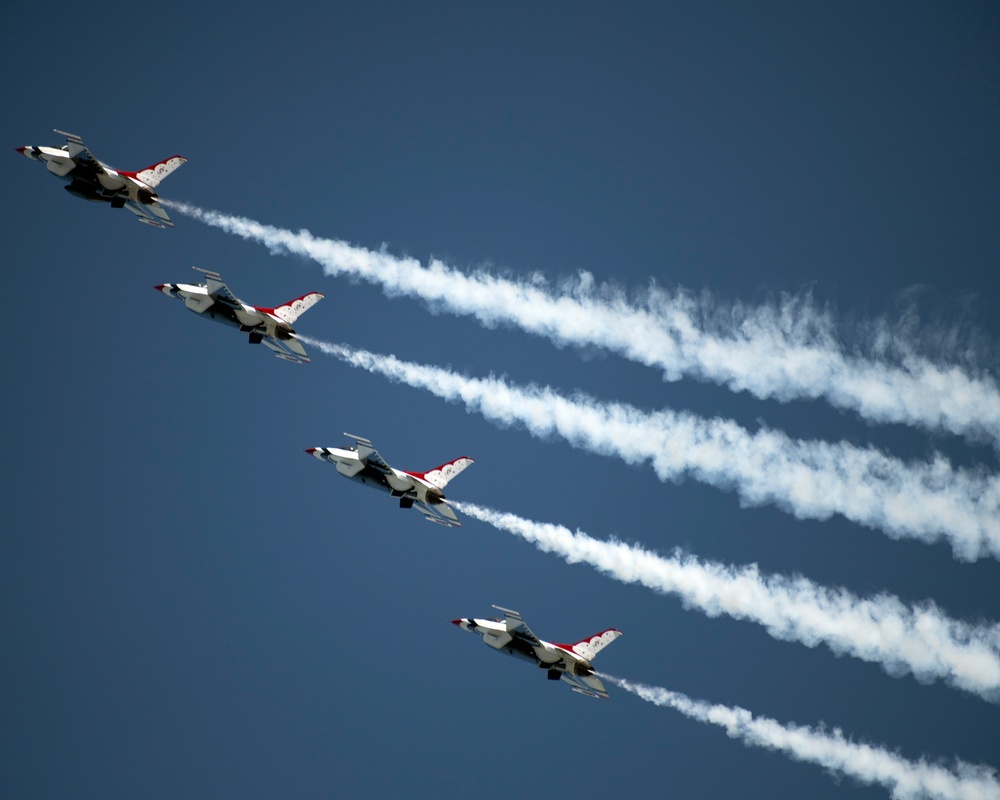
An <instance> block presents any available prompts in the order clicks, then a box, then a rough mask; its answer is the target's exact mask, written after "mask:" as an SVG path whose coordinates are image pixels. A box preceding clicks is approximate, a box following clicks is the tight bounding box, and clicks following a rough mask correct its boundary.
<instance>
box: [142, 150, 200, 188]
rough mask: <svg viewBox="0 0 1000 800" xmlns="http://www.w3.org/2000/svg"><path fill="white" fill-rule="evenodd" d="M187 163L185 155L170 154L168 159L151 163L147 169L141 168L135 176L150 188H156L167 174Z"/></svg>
mask: <svg viewBox="0 0 1000 800" xmlns="http://www.w3.org/2000/svg"><path fill="white" fill-rule="evenodd" d="M186 163H187V159H186V158H184V156H170V158H168V159H165V160H163V161H159V162H157V163H156V164H150V165H149V166H148V167H146V168H145V169H141V170H139V171H138V172H137V173H135V177H137V178H138V179H139V180H140V181H142V182H143V183H144V184H146V185H147V186H148V187H149V188H150V189H155V188H156V187H157V186H159V185H160V181H162V180H163V179H164V178H166V177H167V175H169V174H170V173H171V172H173V171H174V170H175V169H177V168H178V167H180V166H181V165H182V164H186Z"/></svg>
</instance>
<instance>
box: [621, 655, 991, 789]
mask: <svg viewBox="0 0 1000 800" xmlns="http://www.w3.org/2000/svg"><path fill="white" fill-rule="evenodd" d="M601 678H603V679H605V680H607V681H610V682H611V683H614V684H616V685H617V686H620V687H621V688H623V689H625V690H626V691H629V692H632V693H633V694H635V695H637V696H639V697H641V698H642V699H643V700H647V701H649V702H650V703H653V704H655V705H658V706H661V707H664V708H672V709H675V710H676V711H680V712H681V713H682V714H684V715H685V716H686V717H690V718H691V719H695V720H698V721H699V722H706V723H709V724H711V725H718V726H719V727H720V728H724V729H725V731H726V733H727V734H728V735H729V736H730V737H732V738H734V739H741V740H742V741H743V743H744V744H748V745H756V746H758V747H766V748H767V749H769V750H777V751H779V752H782V753H786V754H788V755H789V756H791V757H792V758H794V759H795V760H796V761H805V762H809V763H811V764H819V765H820V766H822V767H825V768H826V769H827V770H829V772H831V773H832V774H834V775H847V776H849V777H851V778H854V779H855V780H858V781H860V782H861V783H865V784H878V785H880V786H884V787H885V788H886V789H888V790H889V792H890V794H891V795H892V797H894V798H898V800H923V799H924V798H942V799H945V798H947V800H987V798H989V800H996V799H997V798H998V797H1000V782H998V781H997V775H996V770H994V769H993V768H992V767H988V766H985V765H976V764H969V763H967V762H964V761H960V760H958V759H956V762H955V768H954V769H948V768H947V767H946V766H944V765H942V764H935V763H931V762H928V761H927V760H925V759H923V758H921V759H920V760H919V761H910V760H908V759H905V758H903V757H902V756H900V755H898V754H897V753H895V752H892V751H890V750H886V749H885V748H884V747H878V746H876V745H871V744H861V743H858V742H855V741H852V740H851V739H849V738H847V737H846V736H844V734H843V732H842V731H841V730H840V729H839V728H833V729H832V730H830V731H827V730H817V729H815V728H810V727H808V726H805V725H793V724H788V725H782V724H781V723H780V722H778V721H777V720H773V719H769V718H768V717H755V716H754V715H753V714H751V713H750V712H749V711H747V710H746V709H745V708H740V707H738V706H735V707H733V706H724V705H719V704H712V703H706V702H704V701H703V700H693V699H692V698H690V697H688V696H686V695H683V694H681V693H680V692H671V691H668V690H667V689H662V688H660V687H657V686H646V685H644V684H641V683H632V682H630V681H626V680H623V679H621V678H615V677H613V676H611V675H605V674H601Z"/></svg>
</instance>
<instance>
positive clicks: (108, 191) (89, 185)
mask: <svg viewBox="0 0 1000 800" xmlns="http://www.w3.org/2000/svg"><path fill="white" fill-rule="evenodd" d="M56 133H59V134H62V135H63V136H65V137H66V144H64V145H62V147H39V146H36V145H27V146H25V147H16V148H14V149H15V150H17V152H19V153H20V154H21V155H23V156H27V157H28V158H30V159H32V160H33V161H41V162H42V163H44V164H45V166H46V168H47V169H48V171H49V172H51V173H52V174H53V175H55V176H56V177H57V178H60V179H61V180H64V181H66V183H67V184H68V185H67V186H66V187H65V189H66V191H67V192H69V193H70V194H72V195H74V196H75V197H82V198H83V199H84V200H93V201H96V202H101V203H110V204H111V207H112V208H127V209H128V210H129V211H131V212H132V213H133V214H135V215H136V217H137V218H138V219H139V221H140V222H145V223H146V224H147V225H152V226H153V227H154V228H172V227H174V223H172V222H171V221H170V217H168V216H167V212H166V211H164V210H163V208H162V207H161V206H160V204H159V203H158V202H157V195H156V191H155V189H156V187H157V186H159V185H160V181H162V180H163V179H164V178H166V177H167V176H168V175H169V174H170V173H171V172H173V171H174V170H175V169H177V168H178V167H180V166H181V165H182V164H186V163H187V159H186V158H184V157H183V156H171V157H170V158H167V159H164V160H163V161H158V162H157V163H155V164H151V165H150V166H148V167H146V168H145V169H141V170H139V171H138V172H125V171H123V170H117V169H114V168H112V167H109V166H108V165H107V164H105V163H103V162H101V161H98V160H97V159H96V158H94V156H93V155H92V154H91V152H90V151H89V150H88V149H87V147H86V145H84V143H83V140H82V139H81V138H80V137H79V136H76V135H75V134H72V133H66V132H65V131H59V130H57V131H56Z"/></svg>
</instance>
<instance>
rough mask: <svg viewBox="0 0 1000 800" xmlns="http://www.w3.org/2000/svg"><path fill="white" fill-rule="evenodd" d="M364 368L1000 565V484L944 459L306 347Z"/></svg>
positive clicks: (589, 446) (491, 415) (533, 424)
mask: <svg viewBox="0 0 1000 800" xmlns="http://www.w3.org/2000/svg"><path fill="white" fill-rule="evenodd" d="M299 339H300V340H301V341H303V342H306V343H307V344H311V345H313V346H314V347H317V348H319V349H320V350H321V351H322V352H324V353H327V354H328V355H331V356H334V357H336V358H339V359H341V360H342V361H344V362H346V363H348V364H351V365H352V366H355V367H361V368H363V369H366V370H368V371H369V372H374V373H378V374H380V375H384V376H385V377H387V378H389V379H390V380H394V381H400V382H402V383H405V384H407V385H409V386H413V387H415V388H421V389H426V390H428V391H430V392H432V393H433V394H435V395H437V396H438V397H441V398H444V399H445V400H451V401H456V402H461V403H463V404H464V405H465V407H466V409H467V410H468V411H470V412H472V411H475V412H478V413H480V414H482V415H483V416H484V417H485V418H486V419H488V420H491V421H493V422H495V423H498V424H501V425H516V424H520V425H523V426H524V427H525V428H526V429H527V430H528V431H530V432H531V433H532V434H533V435H535V436H540V437H545V436H551V435H553V434H557V435H559V436H561V437H563V438H564V439H565V440H566V441H568V442H569V443H570V444H571V445H573V446H574V447H580V448H584V449H586V450H589V451H591V452H593V453H599V454H602V455H611V456H615V457H617V458H620V459H622V460H623V461H626V462H627V463H630V464H640V463H643V462H645V461H648V462H649V463H650V464H651V465H652V467H653V469H654V470H655V471H656V474H657V475H658V476H659V477H660V478H661V479H662V480H679V479H681V478H683V477H684V476H686V475H690V476H692V477H694V478H696V479H697V480H700V481H702V482H704V483H708V484H710V485H712V486H717V487H720V488H734V489H735V490H736V491H737V492H738V494H739V496H740V498H741V500H742V501H743V502H744V503H747V504H749V505H762V504H765V503H774V504H776V505H778V506H779V507H781V508H783V509H785V510H786V511H789V512H791V513H792V514H795V515H796V516H798V517H800V518H812V519H826V518H828V517H830V516H831V515H833V514H843V515H844V516H845V517H847V518H848V519H850V520H852V521H854V522H857V523H859V524H861V525H866V526H868V527H872V528H880V529H881V530H883V531H884V532H885V533H887V534H888V535H889V536H892V537H894V538H914V539H920V540H922V541H925V542H933V541H936V540H938V539H940V538H942V537H943V538H945V539H947V540H948V542H949V543H950V544H951V547H952V550H953V551H954V553H955V555H956V557H958V558H960V559H963V560H968V561H972V560H975V559H977V558H980V557H982V556H985V555H992V556H994V557H997V558H1000V476H997V475H988V474H985V473H975V472H969V471H964V470H956V469H953V468H952V466H951V464H950V462H949V461H948V460H947V459H946V458H945V457H944V456H942V455H940V454H938V455H936V456H935V457H934V458H933V459H932V460H930V461H928V462H910V463H903V462H902V461H900V460H898V459H894V458H891V457H889V456H887V455H885V454H883V453H881V452H879V451H877V450H875V449H874V448H871V447H869V448H859V447H854V446H852V445H849V444H846V443H843V442H840V443H836V444H831V443H826V442H817V441H804V440H794V439H791V438H789V437H788V436H786V435H784V434H783V433H780V432H778V431H771V430H766V429H765V430H760V431H758V432H756V433H751V432H750V431H748V430H746V429H745V428H742V427H740V426H739V425H737V424H736V423H735V422H732V421H726V420H718V419H714V420H706V419H702V418H700V417H696V416H694V415H693V414H688V413H679V412H673V411H659V412H644V411H640V410H639V409H637V408H634V407H632V406H628V405H625V404H621V403H599V402H598V401H596V400H594V399H592V398H589V397H586V396H583V395H576V396H574V397H573V398H571V399H568V398H566V397H563V396H561V395H559V394H558V393H556V392H554V391H553V390H552V389H550V388H547V387H544V388H543V387H538V386H528V387H525V388H521V387H518V386H514V385H510V384H508V383H506V382H505V381H503V380H501V379H499V378H495V377H490V378H487V379H477V378H468V377H465V376H463V375H459V374H457V373H455V372H451V371H450V370H446V369H440V368H438V367H430V366H425V365H421V364H414V363H411V362H407V361H401V360H400V359H397V358H395V357H393V356H383V355H378V354H376V353H370V352H367V351H364V350H355V349H353V348H350V347H347V346H346V345H335V344H329V343H327V342H321V341H318V340H315V339H310V338H309V337H305V336H299Z"/></svg>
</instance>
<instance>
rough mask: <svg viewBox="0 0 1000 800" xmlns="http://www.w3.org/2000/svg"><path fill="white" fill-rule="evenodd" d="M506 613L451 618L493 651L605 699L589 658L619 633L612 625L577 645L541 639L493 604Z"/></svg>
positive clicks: (601, 684) (519, 619) (576, 688)
mask: <svg viewBox="0 0 1000 800" xmlns="http://www.w3.org/2000/svg"><path fill="white" fill-rule="evenodd" d="M493 608H495V609H497V611H503V612H504V614H505V615H506V616H505V618H504V620H503V621H502V622H501V621H500V620H498V619H453V620H452V624H453V625H458V627H460V628H461V629H462V630H463V631H469V632H471V633H478V634H479V635H480V636H482V637H483V641H484V642H486V644H488V645H489V646H490V647H492V648H493V649H494V650H498V651H500V652H501V653H506V654H507V655H511V656H514V657H516V658H520V659H523V660H525V661H530V662H531V663H533V664H535V665H537V666H539V667H541V668H542V669H544V670H547V671H548V676H549V680H550V681H557V680H560V679H562V680H564V681H566V683H568V684H569V685H570V686H571V687H572V688H573V691H574V692H580V694H586V695H589V696H591V697H603V698H605V699H607V697H608V692H607V690H606V689H605V688H604V684H603V683H601V681H600V679H599V678H597V677H596V676H595V675H594V668H593V666H591V663H590V662H591V661H592V660H593V659H594V656H596V655H597V654H598V653H599V652H601V650H603V649H604V648H605V647H607V646H608V645H609V644H611V643H612V642H613V641H614V640H615V639H617V638H618V637H619V636H621V635H622V632H621V631H619V630H616V629H615V628H608V629H607V630H606V631H601V632H600V633H595V634H594V635H593V636H588V637H587V638H586V639H581V640H580V641H579V642H577V643H576V644H552V643H551V642H543V641H542V640H541V639H539V638H538V637H537V636H535V634H533V633H532V632H531V628H529V627H528V626H527V625H525V624H524V620H523V619H521V615H520V614H518V613H517V612H516V611H511V610H510V609H507V608H501V607H500V606H493Z"/></svg>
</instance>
